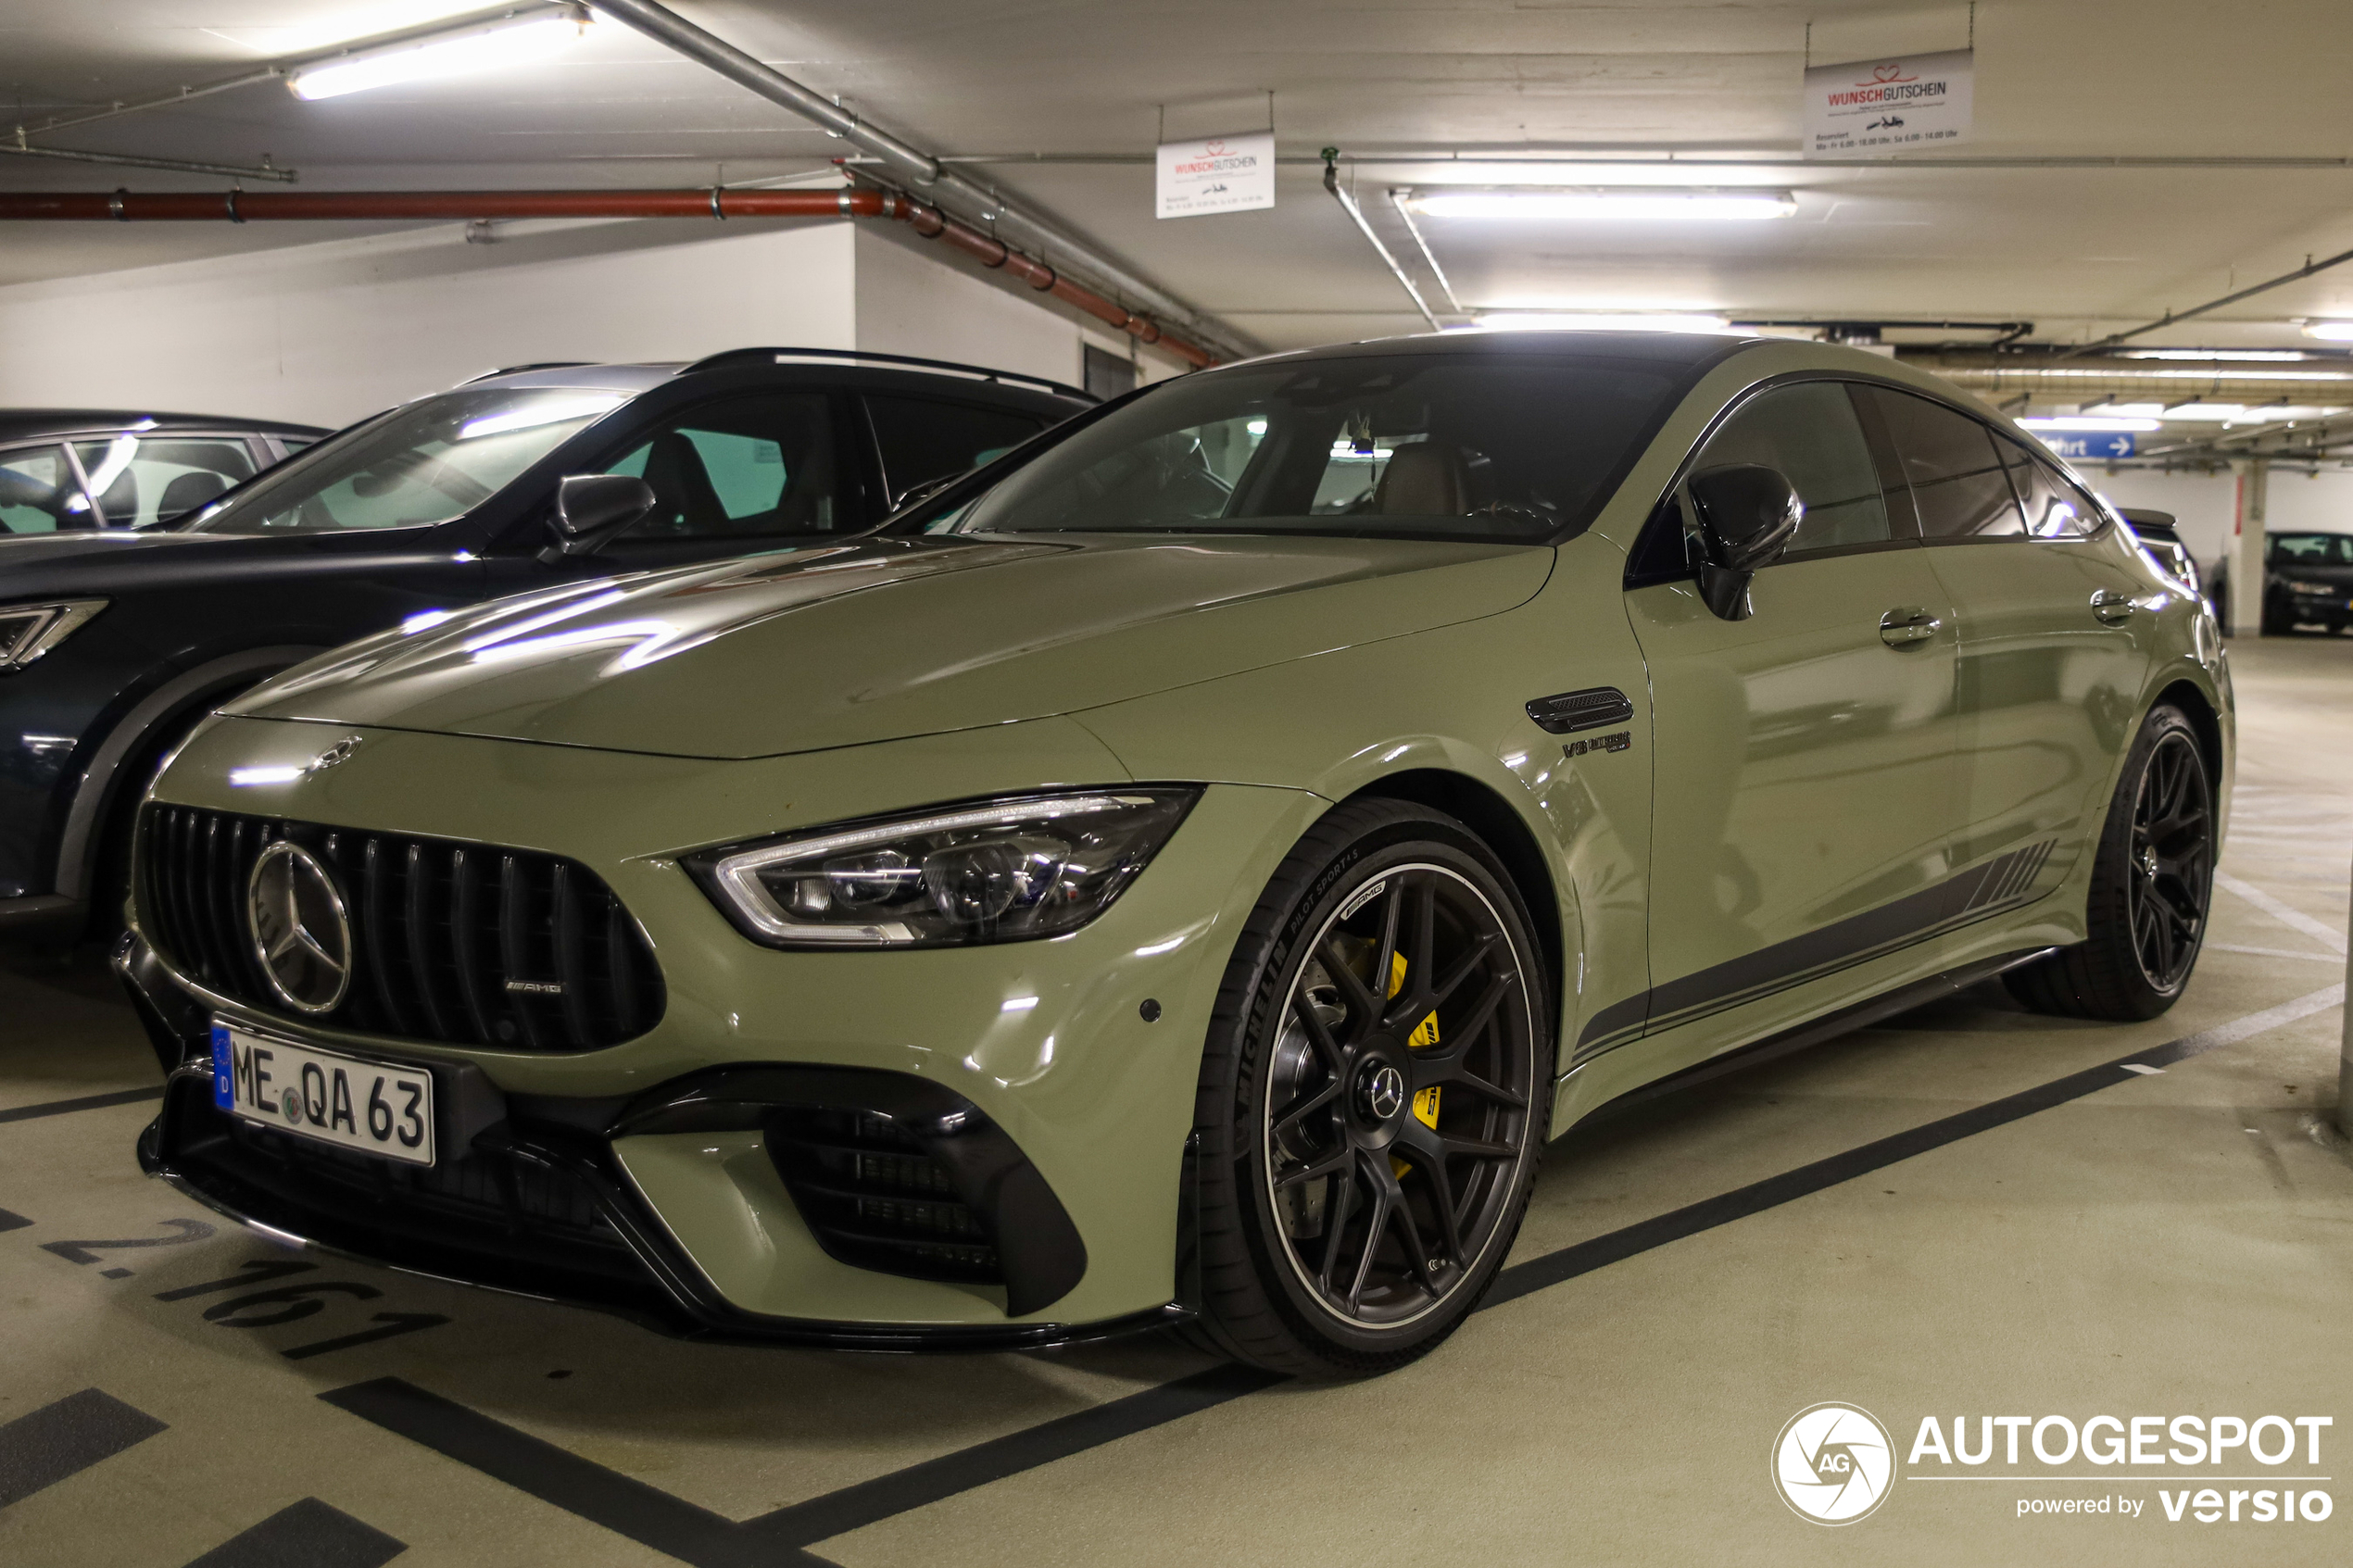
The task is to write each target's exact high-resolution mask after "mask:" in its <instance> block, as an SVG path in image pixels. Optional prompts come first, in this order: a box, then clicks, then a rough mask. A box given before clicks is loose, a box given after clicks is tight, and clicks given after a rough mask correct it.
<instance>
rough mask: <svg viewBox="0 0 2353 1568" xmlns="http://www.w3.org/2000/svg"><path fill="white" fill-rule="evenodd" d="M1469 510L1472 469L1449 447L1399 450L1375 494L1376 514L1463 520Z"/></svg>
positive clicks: (1426, 444) (1428, 444) (1427, 444)
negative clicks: (1457, 518)
mask: <svg viewBox="0 0 2353 1568" xmlns="http://www.w3.org/2000/svg"><path fill="white" fill-rule="evenodd" d="M1469 509H1470V468H1469V465H1468V464H1466V462H1465V461H1464V460H1463V454H1462V452H1461V450H1460V449H1459V448H1457V447H1455V446H1453V445H1449V444H1446V443H1441V442H1437V441H1417V442H1416V443H1414V444H1413V445H1410V446H1400V447H1398V448H1397V450H1396V451H1394V452H1392V453H1390V458H1389V462H1388V463H1387V465H1386V466H1384V467H1383V468H1382V470H1381V475H1380V483H1379V484H1378V485H1377V486H1375V487H1374V490H1373V510H1375V511H1377V512H1381V513H1384V514H1387V515H1390V516H1397V515H1406V516H1417V517H1460V516H1462V515H1463V514H1464V513H1466V512H1467V511H1468V510H1469Z"/></svg>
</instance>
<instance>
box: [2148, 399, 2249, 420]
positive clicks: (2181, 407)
mask: <svg viewBox="0 0 2353 1568" xmlns="http://www.w3.org/2000/svg"><path fill="white" fill-rule="evenodd" d="M2165 417H2166V418H2167V419H2169V420H2239V419H2245V418H2246V404H2244V403H2176V404H2174V405H2173V407H2171V408H2168V409H2166V410H2165Z"/></svg>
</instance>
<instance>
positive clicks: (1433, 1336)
mask: <svg viewBox="0 0 2353 1568" xmlns="http://www.w3.org/2000/svg"><path fill="white" fill-rule="evenodd" d="M1547 989H1548V988H1547V986H1546V985H1545V983H1544V975H1543V973H1542V971H1541V960H1538V959H1537V958H1536V956H1535V947H1534V943H1533V941H1532V939H1531V937H1530V935H1529V921H1528V919H1527V915H1526V912H1525V910H1524V909H1523V908H1522V907H1521V903H1520V900H1519V898H1518V897H1517V896H1516V892H1515V891H1514V889H1513V886H1512V884H1511V881H1510V879H1509V877H1508V876H1507V875H1506V874H1505V873H1504V871H1503V868H1502V867H1501V866H1500V865H1498V864H1497V863H1496V861H1495V859H1494V857H1493V856H1492V855H1491V853H1490V852H1489V851H1488V850H1487V848H1486V847H1485V846H1484V845H1483V844H1481V843H1480V842H1479V841H1478V839H1477V838H1476V837H1475V836H1473V835H1472V834H1470V833H1469V832H1468V831H1467V830H1466V829H1465V828H1464V827H1463V826H1462V825H1461V824H1460V823H1459V822H1454V821H1453V820H1452V819H1450V818H1447V817H1444V816H1441V815H1440V814H1438V813H1436V812H1432V811H1428V810H1426V809H1421V808H1417V807H1413V806H1407V805H1403V804H1402V803H1398V802H1390V801H1366V802H1359V803H1355V804H1353V805H1349V806H1343V807H1340V808H1339V809H1335V810H1334V811H1332V812H1331V813H1330V814H1329V815H1327V817H1326V818H1325V819H1324V820H1323V821H1322V822H1319V823H1318V824H1317V825H1316V827H1315V829H1312V830H1310V832H1309V833H1308V834H1307V835H1306V836H1305V838H1304V839H1302V842H1301V844H1300V845H1299V846H1298V847H1297V848H1296V849H1294V851H1293V853H1292V855H1291V856H1290V859H1288V860H1286V861H1285V863H1284V867H1283V869H1282V870H1281V871H1280V872H1277V875H1276V877H1275V879H1274V882H1273V884H1271V885H1270V886H1269V888H1268V890H1267V893H1266V896H1265V897H1264V898H1263V899H1262V900H1261V901H1260V904H1259V906H1258V909H1257V910H1256V911H1255V913H1254V914H1253V916H1252V921H1251V923H1250V925H1249V927H1248V928H1247V929H1246V931H1245V933H1244V935H1243V936H1242V939H1241V941H1240V942H1239V944H1238V946H1237V948H1236V952H1235V956H1234V959H1233V960H1232V963H1231V964H1230V965H1229V967H1228V970H1227V978H1226V985H1225V988H1224V990H1223V991H1222V992H1221V993H1220V996H1219V1005H1218V1009H1217V1012H1216V1014H1215V1016H1214V1021H1213V1022H1212V1024H1211V1029H1210V1040H1209V1048H1208V1050H1207V1052H1206V1054H1205V1056H1204V1059H1203V1064H1202V1087H1201V1098H1200V1101H1199V1107H1198V1117H1199V1123H1200V1135H1201V1142H1200V1156H1199V1182H1198V1189H1199V1201H1198V1209H1197V1215H1196V1228H1197V1231H1198V1235H1197V1236H1195V1237H1194V1238H1193V1239H1194V1244H1195V1246H1196V1248H1197V1249H1198V1256H1199V1258H1200V1262H1201V1270H1202V1298H1203V1299H1202V1303H1201V1306H1202V1330H1203V1336H1204V1337H1206V1338H1207V1339H1208V1340H1209V1341H1210V1342H1211V1344H1212V1345H1213V1346H1214V1348H1217V1349H1219V1350H1221V1351H1223V1352H1224V1353H1226V1354H1227V1355H1230V1356H1236V1357H1239V1359H1242V1360H1244V1361H1251V1362H1253V1363H1255V1364H1257V1365H1259V1366H1262V1367H1265V1368H1267V1369H1269V1370H1272V1371H1277V1372H1283V1373H1290V1374H1296V1375H1304V1376H1310V1377H1340V1376H1353V1375H1360V1374H1371V1373H1377V1372H1382V1371H1386V1370H1388V1369H1390V1368H1391V1367H1394V1366H1398V1365H1402V1364H1403V1363H1404V1362H1406V1361H1411V1360H1413V1359H1414V1358H1416V1357H1417V1356H1419V1355H1422V1354H1424V1353H1425V1352H1427V1351H1428V1350H1429V1349H1430V1348H1432V1347H1434V1346H1435V1345H1437V1344H1438V1343H1439V1341H1441V1339H1443V1338H1444V1337H1445V1336H1447V1335H1448V1334H1449V1333H1451V1332H1452V1331H1453V1328H1454V1326H1455V1325H1456V1324H1458V1323H1460V1322H1461V1321H1462V1319H1463V1317H1464V1316H1465V1315H1466V1314H1467V1313H1468V1312H1469V1311H1470V1310H1471V1309H1472V1308H1473V1307H1475V1306H1476V1305H1477V1304H1478V1298H1479V1296H1480V1295H1482V1294H1483V1293H1484V1292H1485V1290H1486V1288H1487V1286H1488V1285H1489V1283H1491V1281H1492V1279H1493V1278H1494V1275H1495V1273H1496V1271H1497V1269H1498V1268H1500V1267H1501V1265H1502V1261H1503V1258H1504V1253H1505V1252H1507V1251H1508V1250H1509V1248H1510V1246H1511V1241H1512V1237H1513V1236H1514V1235H1515V1234H1516V1232H1517V1230H1518V1227H1519V1222H1520V1218H1521V1215H1522V1213H1523V1212H1524V1211H1525V1210H1526V1208H1527V1203H1528V1193H1529V1186H1530V1185H1531V1184H1532V1183H1533V1181H1534V1178H1535V1173H1536V1167H1537V1162H1538V1160H1539V1159H1540V1158H1541V1151H1542V1144H1543V1138H1544V1132H1545V1127H1546V1124H1547V1115H1548V1110H1549V1106H1548V1103H1547V1099H1548V1091H1549V1088H1550V1085H1551V1062H1552V1049H1551V1040H1550V1031H1549V1029H1548V1027H1547V1026H1546V1022H1545V1019H1546V1011H1545V1009H1546V1003H1545V1000H1544V998H1545V996H1546V993H1547Z"/></svg>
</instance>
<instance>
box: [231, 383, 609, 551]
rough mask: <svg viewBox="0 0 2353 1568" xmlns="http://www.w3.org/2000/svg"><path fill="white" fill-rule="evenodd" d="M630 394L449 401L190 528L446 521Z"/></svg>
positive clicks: (404, 415)
mask: <svg viewBox="0 0 2353 1568" xmlns="http://www.w3.org/2000/svg"><path fill="white" fill-rule="evenodd" d="M627 399H628V394H626V393H622V392H608V391H602V390H598V389H595V388H588V387H576V386H574V387H530V388H515V387H480V388H473V389H467V388H459V390H458V391H456V392H445V393H443V394H442V395H440V396H438V397H427V398H424V399H422V400H421V401H419V402H415V403H409V404H405V405H403V406H402V407H400V408H395V409H393V410H392V411H391V412H389V413H386V414H382V415H379V416H378V417H377V418H375V419H373V420H369V421H367V422H366V423H365V424H361V425H357V426H354V427H353V428H352V429H350V430H347V431H346V432H344V433H342V434H341V435H338V436H336V437H334V438H333V439H332V440H329V441H325V442H321V444H320V445H316V446H313V447H311V448H310V449H309V450H308V451H307V452H305V453H303V454H302V455H301V456H300V457H298V458H289V459H287V460H286V461H285V462H284V463H283V464H281V465H280V466H279V467H277V468H276V469H274V470H271V471H270V472H269V473H266V474H264V475H262V476H261V477H260V478H259V479H258V480H256V481H255V482H254V483H251V484H248V485H246V486H245V488H243V489H241V490H239V491H238V492H237V493H236V494H235V495H231V496H229V497H228V498H226V499H225V500H223V501H221V502H220V504H219V505H217V506H214V507H211V508H208V509H207V510H205V511H204V512H202V513H200V514H198V515H197V517H196V518H195V521H192V522H190V523H189V524H187V528H188V531H189V532H191V533H278V532H281V531H291V530H297V529H312V530H317V529H341V528H418V527H422V526H425V525H427V524H431V523H436V522H447V521H450V520H451V519H452V518H457V517H462V516H463V515H465V514H466V513H467V512H469V511H471V510H472V509H473V508H475V507H477V506H480V505H481V504H482V503H483V502H484V501H486V500H488V499H489V498H490V497H491V496H492V495H496V494H497V492H498V491H499V490H500V489H501V488H502V487H504V486H505V485H506V484H507V483H508V482H509V481H510V480H512V479H513V478H514V477H515V476H516V475H517V474H519V473H521V472H522V470H525V469H527V468H529V467H530V466H531V465H532V464H534V463H535V462H537V461H538V460H539V459H540V458H544V457H546V456H547V454H548V453H549V452H551V451H553V450H555V448H556V447H557V445H560V443H561V442H563V441H564V440H565V439H566V438H567V437H569V436H571V435H572V434H573V433H575V432H577V431H579V430H581V429H582V428H583V427H585V425H587V424H588V423H589V422H590V421H591V420H596V419H598V417H599V416H601V415H603V414H605V413H608V412H610V410H611V409H613V408H619V407H620V406H621V405H622V404H623V402H625V401H627Z"/></svg>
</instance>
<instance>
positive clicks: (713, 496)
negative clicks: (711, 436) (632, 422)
mask: <svg viewBox="0 0 2353 1568" xmlns="http://www.w3.org/2000/svg"><path fill="white" fill-rule="evenodd" d="M646 483H648V484H650V485H652V486H653V490H654V495H656V497H658V498H659V500H660V503H661V504H660V505H659V506H657V507H656V508H654V512H653V515H652V516H651V517H648V519H647V520H646V522H645V523H644V524H643V525H641V530H638V531H642V532H645V533H711V532H714V531H717V530H720V529H724V528H725V527H726V525H727V509H726V508H724V507H723V506H721V505H720V502H719V492H718V491H717V490H715V489H713V488H712V487H711V475H710V474H709V473H708V472H707V471H705V470H704V469H703V466H702V454H701V453H699V452H698V451H696V450H695V444H694V443H693V442H691V441H689V440H687V439H686V435H685V434H684V433H682V432H679V431H674V430H670V431H664V432H662V433H661V434H660V435H657V436H655V437H654V440H653V449H652V450H651V451H650V452H648V454H647V455H646ZM633 532H636V531H633Z"/></svg>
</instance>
